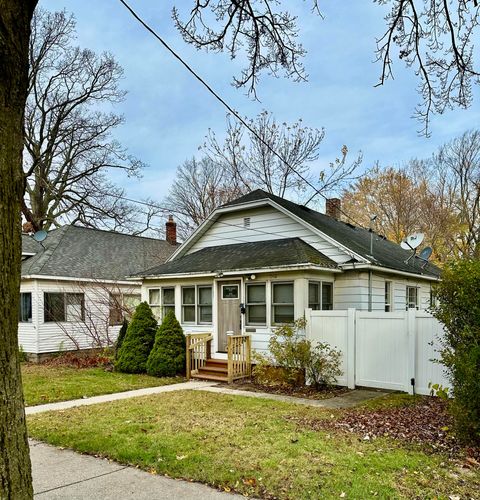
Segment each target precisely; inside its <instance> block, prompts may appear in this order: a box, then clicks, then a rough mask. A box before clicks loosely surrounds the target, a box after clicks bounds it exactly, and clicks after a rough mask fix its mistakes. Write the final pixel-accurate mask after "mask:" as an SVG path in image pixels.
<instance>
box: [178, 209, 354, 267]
mask: <svg viewBox="0 0 480 500" xmlns="http://www.w3.org/2000/svg"><path fill="white" fill-rule="evenodd" d="M246 217H249V218H250V226H249V227H244V218H246ZM296 237H298V238H301V239H302V240H303V241H305V242H306V243H308V244H309V245H311V246H312V247H314V248H315V249H317V250H318V251H319V252H321V253H323V254H324V255H326V256H327V257H330V258H331V259H332V260H334V261H335V262H337V263H343V262H347V261H348V260H350V258H351V257H350V256H349V255H347V254H346V253H345V252H344V250H343V249H340V248H339V247H338V246H335V245H334V244H332V243H330V242H328V241H326V240H325V239H323V238H322V237H321V236H318V235H317V234H316V233H314V232H313V231H311V230H310V229H309V228H307V227H305V226H303V225H302V224H300V223H299V222H297V221H295V220H294V219H292V218H291V217H290V216H288V215H286V214H284V213H283V212H280V211H279V210H277V209H275V208H273V207H260V208H251V209H248V210H241V211H238V212H233V213H227V214H222V215H221V216H220V218H219V219H218V220H217V221H216V222H214V223H213V225H212V226H211V227H210V228H209V229H208V230H207V231H206V232H205V234H203V235H202V236H201V237H200V239H199V240H198V241H196V242H195V243H194V244H193V245H192V247H190V248H189V250H188V252H187V253H193V252H196V251H198V250H201V249H202V248H206V247H212V246H219V245H235V244H238V243H247V242H255V241H265V240H277V239H281V238H296Z"/></svg>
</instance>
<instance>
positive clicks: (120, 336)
mask: <svg viewBox="0 0 480 500" xmlns="http://www.w3.org/2000/svg"><path fill="white" fill-rule="evenodd" d="M127 328H128V321H127V320H126V319H124V320H123V324H122V327H121V328H120V331H119V332H118V337H117V341H116V342H115V360H117V359H118V353H119V351H120V347H122V344H123V341H124V340H125V335H126V334H127Z"/></svg>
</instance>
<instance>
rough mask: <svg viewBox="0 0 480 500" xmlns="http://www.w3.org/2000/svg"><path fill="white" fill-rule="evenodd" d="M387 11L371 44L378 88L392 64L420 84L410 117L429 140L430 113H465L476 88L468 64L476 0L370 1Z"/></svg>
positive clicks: (471, 65)
mask: <svg viewBox="0 0 480 500" xmlns="http://www.w3.org/2000/svg"><path fill="white" fill-rule="evenodd" d="M375 1H376V2H377V3H378V4H380V5H387V4H390V5H391V9H390V12H389V14H388V15H387V16H386V18H385V21H386V25H387V28H386V31H385V33H384V34H383V36H381V37H380V38H379V39H378V40H377V60H378V61H380V62H381V64H382V73H381V76H380V82H379V85H383V84H384V83H385V81H386V80H388V79H389V78H391V77H393V72H392V64H393V58H394V57H396V56H397V53H398V57H399V58H400V59H401V60H403V61H404V62H405V64H406V65H407V66H408V67H412V68H413V69H414V71H415V74H416V75H418V77H419V78H420V83H419V87H418V89H419V93H420V95H421V97H422V101H421V103H420V104H419V105H418V106H417V109H416V116H417V118H418V119H420V120H421V122H422V123H423V130H422V132H423V133H424V134H427V135H428V134H429V125H430V119H431V115H432V114H433V113H443V112H444V111H445V110H446V109H450V108H453V107H460V108H467V107H468V106H469V105H470V104H471V102H472V97H473V96H472V85H473V84H478V82H479V76H480V73H479V70H478V68H477V67H476V66H475V64H474V57H473V56H474V41H475V37H476V36H478V33H477V30H478V24H479V19H480V18H479V4H478V0H458V1H449V0H375Z"/></svg>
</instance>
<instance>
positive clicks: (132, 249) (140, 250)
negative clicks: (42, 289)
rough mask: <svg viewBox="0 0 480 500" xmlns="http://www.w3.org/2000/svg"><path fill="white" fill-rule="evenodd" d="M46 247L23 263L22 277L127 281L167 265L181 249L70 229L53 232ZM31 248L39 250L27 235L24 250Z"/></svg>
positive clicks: (158, 242)
mask: <svg viewBox="0 0 480 500" xmlns="http://www.w3.org/2000/svg"><path fill="white" fill-rule="evenodd" d="M42 244H43V247H42V246H41V245H38V244H37V246H36V254H35V255H34V256H33V257H29V258H27V259H26V260H24V261H23V262H22V276H27V275H43V276H58V277H61V276H64V277H73V278H92V279H109V280H118V279H124V278H125V277H127V276H130V275H131V274H134V273H138V272H139V271H141V270H142V269H147V268H150V267H152V266H154V265H158V264H161V263H163V262H165V261H166V260H167V258H168V257H170V255H171V254H172V253H173V252H174V251H175V249H176V248H177V247H176V246H174V245H170V244H169V243H167V242H166V241H164V240H158V239H153V238H143V237H140V236H131V235H128V234H121V233H115V232H112V231H102V230H98V229H90V228H85V227H79V226H70V225H67V226H63V227H61V228H59V229H55V230H53V231H50V232H49V234H48V237H47V238H46V239H45V240H44V241H43V242H42ZM27 248H28V249H35V246H33V245H31V239H30V237H29V236H26V235H24V236H23V238H22V250H24V251H27V252H28V250H27Z"/></svg>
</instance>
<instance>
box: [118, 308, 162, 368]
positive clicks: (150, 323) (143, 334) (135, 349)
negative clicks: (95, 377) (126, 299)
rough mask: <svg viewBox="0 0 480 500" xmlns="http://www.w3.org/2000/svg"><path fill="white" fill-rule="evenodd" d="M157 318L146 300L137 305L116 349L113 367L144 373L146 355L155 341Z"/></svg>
mask: <svg viewBox="0 0 480 500" xmlns="http://www.w3.org/2000/svg"><path fill="white" fill-rule="evenodd" d="M156 329H157V320H156V319H155V317H154V316H153V312H152V310H151V309H150V306H149V305H148V304H147V303H146V302H142V303H141V304H139V305H138V307H137V309H136V311H135V313H134V314H133V316H132V320H131V321H130V324H129V325H128V328H127V333H126V334H125V338H124V339H123V342H122V345H121V347H120V349H119V351H118V359H117V360H116V362H115V369H116V370H118V371H120V372H125V373H145V371H146V364H147V359H148V355H149V354H150V351H151V350H152V346H153V343H154V341H155V331H156Z"/></svg>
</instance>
